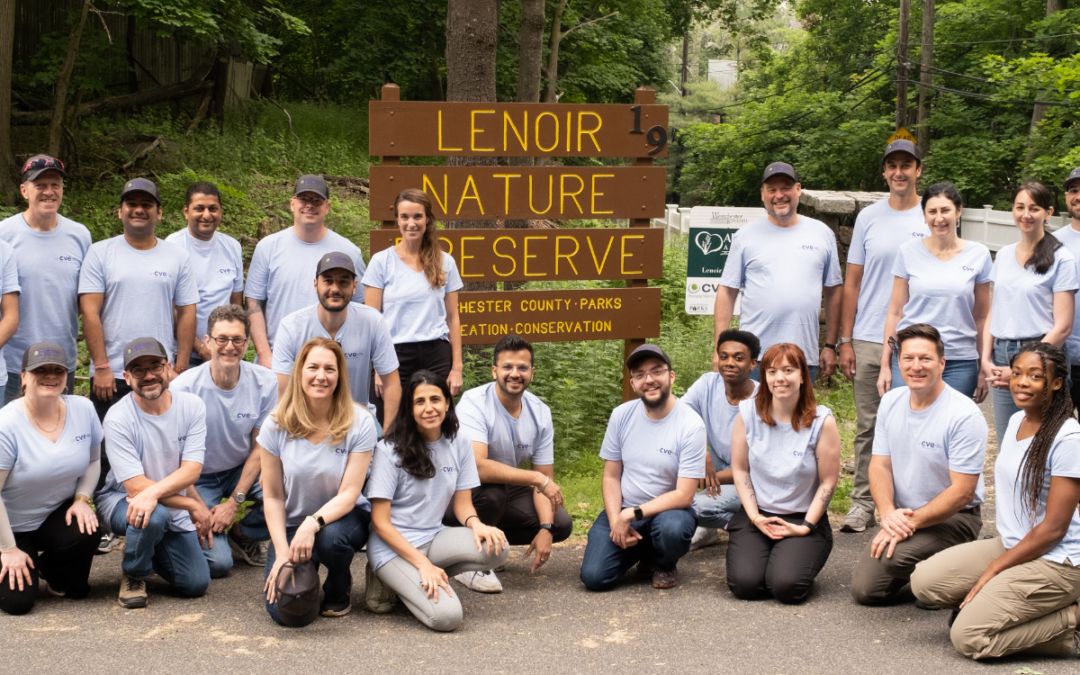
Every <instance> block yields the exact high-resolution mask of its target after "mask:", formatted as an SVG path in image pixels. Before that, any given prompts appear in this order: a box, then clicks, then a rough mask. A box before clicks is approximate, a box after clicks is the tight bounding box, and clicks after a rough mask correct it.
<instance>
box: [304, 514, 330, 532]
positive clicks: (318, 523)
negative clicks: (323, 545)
mask: <svg viewBox="0 0 1080 675" xmlns="http://www.w3.org/2000/svg"><path fill="white" fill-rule="evenodd" d="M308 518H311V519H312V520H314V521H315V531H316V532H321V531H322V529H323V528H324V527H326V521H325V520H323V517H322V516H316V515H312V516H308Z"/></svg>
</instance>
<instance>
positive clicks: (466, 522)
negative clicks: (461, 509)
mask: <svg viewBox="0 0 1080 675" xmlns="http://www.w3.org/2000/svg"><path fill="white" fill-rule="evenodd" d="M478 517H479V516H477V515H476V514H475V513H474V514H472V515H471V516H469V517H468V518H466V519H465V522H464V523H462V525H464V526H465V527H468V526H469V521H470V520H471V519H473V518H478Z"/></svg>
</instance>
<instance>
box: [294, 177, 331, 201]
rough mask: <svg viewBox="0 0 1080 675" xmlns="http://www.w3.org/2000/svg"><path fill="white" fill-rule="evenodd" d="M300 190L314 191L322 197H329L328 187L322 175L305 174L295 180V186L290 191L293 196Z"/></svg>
mask: <svg viewBox="0 0 1080 675" xmlns="http://www.w3.org/2000/svg"><path fill="white" fill-rule="evenodd" d="M301 192H314V193H315V194H317V195H319V196H320V197H322V198H323V199H330V188H329V187H327V185H326V181H325V180H324V179H323V177H322V176H317V175H315V174H305V175H303V176H300V178H298V179H297V180H296V187H294V188H293V191H292V193H293V197H295V196H296V195H298V194H300V193H301Z"/></svg>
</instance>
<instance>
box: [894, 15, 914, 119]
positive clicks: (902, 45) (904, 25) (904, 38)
mask: <svg viewBox="0 0 1080 675" xmlns="http://www.w3.org/2000/svg"><path fill="white" fill-rule="evenodd" d="M910 13H911V0H900V31H899V32H900V34H899V36H898V40H897V42H898V44H897V50H896V129H897V130H898V131H899V129H900V127H902V126H904V125H905V124H907V78H908V72H907V59H908V45H907V42H908V15H909V14H910Z"/></svg>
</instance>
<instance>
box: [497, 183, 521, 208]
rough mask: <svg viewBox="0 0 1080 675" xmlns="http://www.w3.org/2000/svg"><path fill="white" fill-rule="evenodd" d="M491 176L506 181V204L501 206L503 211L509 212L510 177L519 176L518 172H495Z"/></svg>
mask: <svg viewBox="0 0 1080 675" xmlns="http://www.w3.org/2000/svg"><path fill="white" fill-rule="evenodd" d="M492 177H493V178H502V179H503V180H504V181H505V183H506V188H505V189H504V192H505V194H506V206H504V207H503V213H504V214H505V213H510V179H511V178H521V174H520V173H496V174H493V176H492Z"/></svg>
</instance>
